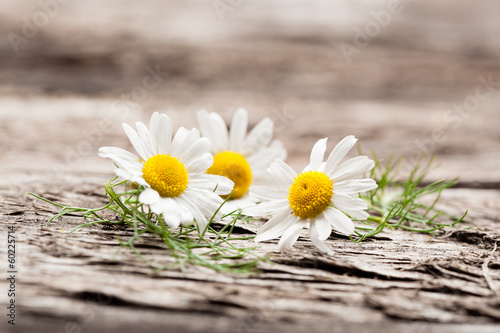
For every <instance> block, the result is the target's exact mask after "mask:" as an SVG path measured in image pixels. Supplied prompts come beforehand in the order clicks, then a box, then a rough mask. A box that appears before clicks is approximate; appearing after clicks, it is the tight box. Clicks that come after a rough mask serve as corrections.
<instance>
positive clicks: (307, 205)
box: [246, 135, 377, 253]
mask: <svg viewBox="0 0 500 333" xmlns="http://www.w3.org/2000/svg"><path fill="white" fill-rule="evenodd" d="M326 141H327V139H326V138H325V139H321V140H319V141H318V142H317V143H316V144H315V145H314V147H313V149H312V151H311V158H310V164H309V165H308V166H307V167H306V168H305V169H304V171H303V172H302V173H301V174H299V175H297V174H296V173H295V171H293V169H292V168H291V167H289V166H288V165H287V164H286V163H284V162H282V161H276V162H274V163H273V164H272V165H271V167H270V168H269V169H268V171H269V173H270V174H271V176H272V178H273V179H274V182H275V183H276V185H277V186H276V188H274V189H273V188H268V187H254V188H252V195H254V196H256V197H257V198H258V199H260V200H262V202H263V203H261V204H259V205H256V206H254V207H251V208H248V209H247V210H246V213H248V214H250V215H253V216H271V217H272V218H271V219H270V220H269V221H268V222H267V223H266V224H265V225H264V226H263V227H262V228H261V229H260V230H259V231H258V232H257V236H256V237H255V241H256V242H261V241H265V240H269V239H273V238H278V237H281V239H280V241H279V248H280V250H284V249H287V248H291V247H292V246H293V244H294V243H295V242H296V241H297V239H298V237H299V234H300V233H301V231H302V229H303V228H304V227H306V226H307V225H309V226H310V228H309V236H310V238H311V241H312V243H313V244H314V245H315V246H316V247H317V248H318V249H320V250H321V251H323V252H327V253H331V251H330V250H329V249H328V247H327V246H326V245H325V244H324V243H323V241H324V240H326V239H327V238H328V237H329V236H330V234H331V232H332V228H333V229H335V230H337V231H338V232H340V233H342V234H346V235H350V234H352V233H353V232H354V224H353V222H352V220H351V218H355V219H358V220H366V219H367V218H368V216H369V215H368V213H367V212H365V209H367V208H368V205H367V203H366V202H365V201H363V200H362V199H360V198H359V197H358V193H359V192H365V191H370V190H372V189H375V188H377V183H376V182H375V181H374V180H373V179H371V178H365V179H356V178H357V177H359V176H360V175H362V174H363V173H365V172H367V171H369V170H371V169H372V168H373V167H374V165H375V163H374V162H373V161H372V160H370V159H368V158H367V157H366V156H359V157H355V158H352V159H350V160H348V161H346V162H344V163H342V164H340V161H341V160H342V159H343V158H344V157H345V156H346V154H347V153H348V152H349V150H350V149H351V148H352V147H353V146H354V144H355V143H356V141H357V139H356V138H355V137H354V136H352V135H351V136H347V137H346V138H344V139H343V140H342V141H340V143H339V144H338V145H337V146H336V147H335V148H334V149H333V151H332V152H331V154H330V156H329V157H328V159H327V160H326V162H323V158H324V154H325V150H326Z"/></svg>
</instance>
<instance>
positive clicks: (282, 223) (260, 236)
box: [254, 210, 302, 243]
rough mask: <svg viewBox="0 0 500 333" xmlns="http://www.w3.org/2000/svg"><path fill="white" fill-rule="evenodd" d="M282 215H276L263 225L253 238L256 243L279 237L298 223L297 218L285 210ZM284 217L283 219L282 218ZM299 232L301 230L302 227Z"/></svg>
mask: <svg viewBox="0 0 500 333" xmlns="http://www.w3.org/2000/svg"><path fill="white" fill-rule="evenodd" d="M283 213H284V214H283ZM283 213H282V214H278V215H277V216H275V217H274V218H272V219H271V220H269V221H267V222H266V224H264V226H263V227H262V228H261V229H260V230H259V231H258V233H257V236H255V238H254V240H255V242H256V243H259V242H264V241H267V240H270V239H275V238H278V237H281V236H282V235H283V234H284V233H285V232H286V231H287V230H289V229H290V228H293V226H294V225H297V224H298V223H299V222H298V218H297V217H296V216H295V215H293V214H292V215H290V214H289V213H288V211H287V210H285V211H284V212H283ZM284 215H285V217H283V216H284ZM300 230H302V227H301V228H300Z"/></svg>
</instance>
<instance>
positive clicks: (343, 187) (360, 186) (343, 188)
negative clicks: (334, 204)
mask: <svg viewBox="0 0 500 333" xmlns="http://www.w3.org/2000/svg"><path fill="white" fill-rule="evenodd" d="M376 188H377V182H376V181H375V180H373V179H371V178H365V179H348V180H344V181H341V182H338V183H335V184H334V188H333V191H334V192H335V193H339V194H346V195H348V194H356V193H360V192H366V191H371V190H373V189H376Z"/></svg>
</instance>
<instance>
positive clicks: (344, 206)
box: [332, 193, 368, 211]
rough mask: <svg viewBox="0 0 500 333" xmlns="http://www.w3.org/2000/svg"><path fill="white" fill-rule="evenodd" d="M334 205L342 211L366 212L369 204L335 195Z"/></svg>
mask: <svg viewBox="0 0 500 333" xmlns="http://www.w3.org/2000/svg"><path fill="white" fill-rule="evenodd" d="M332 205H333V206H335V207H336V208H338V209H339V210H341V211H346V210H365V209H367V208H368V204H367V203H366V202H365V201H364V200H363V199H360V198H353V197H350V196H348V195H345V194H339V193H334V195H333V196H332Z"/></svg>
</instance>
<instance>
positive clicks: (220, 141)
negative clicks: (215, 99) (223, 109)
mask: <svg viewBox="0 0 500 333" xmlns="http://www.w3.org/2000/svg"><path fill="white" fill-rule="evenodd" d="M196 116H197V118H198V126H199V127H200V131H201V133H202V135H203V136H204V137H206V138H208V140H210V142H211V148H210V151H212V152H213V153H218V152H220V151H223V150H227V145H228V143H227V141H228V134H227V127H226V123H225V122H224V120H223V119H222V118H221V117H220V116H219V115H218V114H216V113H215V112H214V113H208V111H207V110H200V111H198V113H197V114H196Z"/></svg>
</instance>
